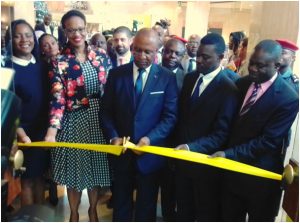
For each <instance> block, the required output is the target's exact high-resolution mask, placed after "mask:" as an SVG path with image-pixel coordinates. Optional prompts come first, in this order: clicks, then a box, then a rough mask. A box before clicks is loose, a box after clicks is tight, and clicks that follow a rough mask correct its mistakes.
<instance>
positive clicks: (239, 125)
mask: <svg viewBox="0 0 300 223" xmlns="http://www.w3.org/2000/svg"><path fill="white" fill-rule="evenodd" d="M281 54H282V48H281V46H280V45H279V43H277V42H276V41H273V40H263V41H261V42H259V43H258V44H257V45H256V46H255V48H254V52H253V54H252V55H251V57H250V60H249V66H248V70H249V75H247V76H245V77H243V78H241V79H239V80H238V81H237V82H236V86H237V87H238V89H239V92H240V98H241V99H242V100H241V106H240V108H239V114H238V115H237V116H236V117H235V120H234V124H233V126H232V128H231V132H230V136H229V138H228V144H227V146H226V147H223V148H225V150H224V151H218V152H216V153H215V154H213V155H212V156H213V157H214V156H221V157H225V158H227V159H232V160H235V161H238V162H242V163H245V164H248V165H252V166H255V167H258V168H262V169H265V170H268V171H272V172H276V173H278V174H281V173H282V172H283V161H284V157H285V152H286V150H285V148H286V147H285V143H286V141H285V140H286V135H287V134H288V131H289V129H290V127H291V125H292V123H293V121H294V119H295V117H296V116H297V113H298V111H299V98H298V95H297V93H296V92H295V91H294V90H293V89H292V88H291V87H290V86H289V83H287V82H286V81H285V80H284V79H283V78H282V76H281V75H280V73H279V72H278V70H279V68H280V60H281ZM222 180H223V183H222V190H223V191H222V220H223V221H227V222H236V221H239V222H244V221H246V217H247V215H248V217H247V220H248V221H249V222H253V221H254V222H270V221H271V222H272V221H275V217H276V216H277V213H278V210H279V205H280V199H281V193H282V189H281V182H279V181H276V180H269V179H266V178H261V177H255V176H250V175H246V174H240V173H236V172H231V171H227V172H225V173H224V176H223V179H222Z"/></svg>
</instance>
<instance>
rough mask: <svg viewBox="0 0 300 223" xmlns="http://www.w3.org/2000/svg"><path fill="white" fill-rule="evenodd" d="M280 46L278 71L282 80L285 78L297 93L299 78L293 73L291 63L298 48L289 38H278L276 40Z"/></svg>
mask: <svg viewBox="0 0 300 223" xmlns="http://www.w3.org/2000/svg"><path fill="white" fill-rule="evenodd" d="M276 41H277V42H278V43H279V44H280V45H281V47H282V61H281V65H280V69H279V72H280V74H281V76H282V77H283V79H284V80H286V81H287V82H288V83H289V84H291V86H292V87H293V89H295V90H296V92H297V94H298V93H299V78H298V77H297V76H296V75H295V74H293V72H292V68H291V67H292V65H293V62H294V61H295V58H296V55H295V54H296V51H297V50H298V49H299V48H298V47H297V45H296V44H295V43H293V42H291V41H289V40H285V39H278V40H276Z"/></svg>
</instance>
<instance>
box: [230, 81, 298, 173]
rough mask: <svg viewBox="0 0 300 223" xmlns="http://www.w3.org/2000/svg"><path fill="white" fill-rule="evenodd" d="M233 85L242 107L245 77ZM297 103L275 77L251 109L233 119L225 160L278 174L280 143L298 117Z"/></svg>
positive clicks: (282, 149) (281, 157)
mask: <svg viewBox="0 0 300 223" xmlns="http://www.w3.org/2000/svg"><path fill="white" fill-rule="evenodd" d="M236 84H237V86H238V88H239V90H240V93H241V103H242V102H243V100H244V98H245V95H246V93H247V90H248V88H249V86H250V84H251V81H250V79H249V76H246V77H244V78H241V79H239V80H238V81H237V82H236ZM298 100H299V99H298V96H297V94H296V92H295V91H294V90H293V89H292V88H291V87H290V86H289V85H288V83H286V82H285V81H284V80H283V79H282V77H281V76H278V77H277V78H276V80H275V82H274V83H273V84H272V85H271V86H270V88H269V89H268V90H267V91H266V92H265V93H264V94H263V95H262V96H261V98H259V99H258V100H257V101H256V103H255V104H254V105H253V107H252V108H251V109H250V110H249V111H248V112H247V113H246V114H244V115H243V116H238V117H237V118H236V121H235V124H234V126H233V129H232V133H231V136H230V141H229V145H228V149H227V150H226V151H225V154H226V158H229V159H234V160H237V161H240V162H243V163H247V164H250V165H253V166H257V167H260V168H263V169H267V170H270V171H275V172H278V173H281V172H282V170H283V161H284V156H285V146H284V143H285V142H284V139H285V138H286V137H285V136H286V135H287V133H288V131H289V129H290V127H291V125H292V123H293V121H294V119H295V117H296V115H297V113H298V110H299V108H298V106H299V101H298Z"/></svg>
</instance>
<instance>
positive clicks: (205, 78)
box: [200, 66, 222, 82]
mask: <svg viewBox="0 0 300 223" xmlns="http://www.w3.org/2000/svg"><path fill="white" fill-rule="evenodd" d="M221 70H222V68H221V66H219V67H218V68H217V69H215V70H214V71H212V72H210V73H208V74H205V75H203V74H201V73H200V76H201V77H203V78H202V79H203V82H207V81H211V80H212V79H214V77H215V76H217V74H218V73H219V72H220V71H221Z"/></svg>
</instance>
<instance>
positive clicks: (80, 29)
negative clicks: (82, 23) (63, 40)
mask: <svg viewBox="0 0 300 223" xmlns="http://www.w3.org/2000/svg"><path fill="white" fill-rule="evenodd" d="M65 30H66V32H67V34H69V35H74V34H75V33H76V32H77V31H78V32H79V33H80V34H85V32H86V30H85V27H84V28H78V29H65Z"/></svg>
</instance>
